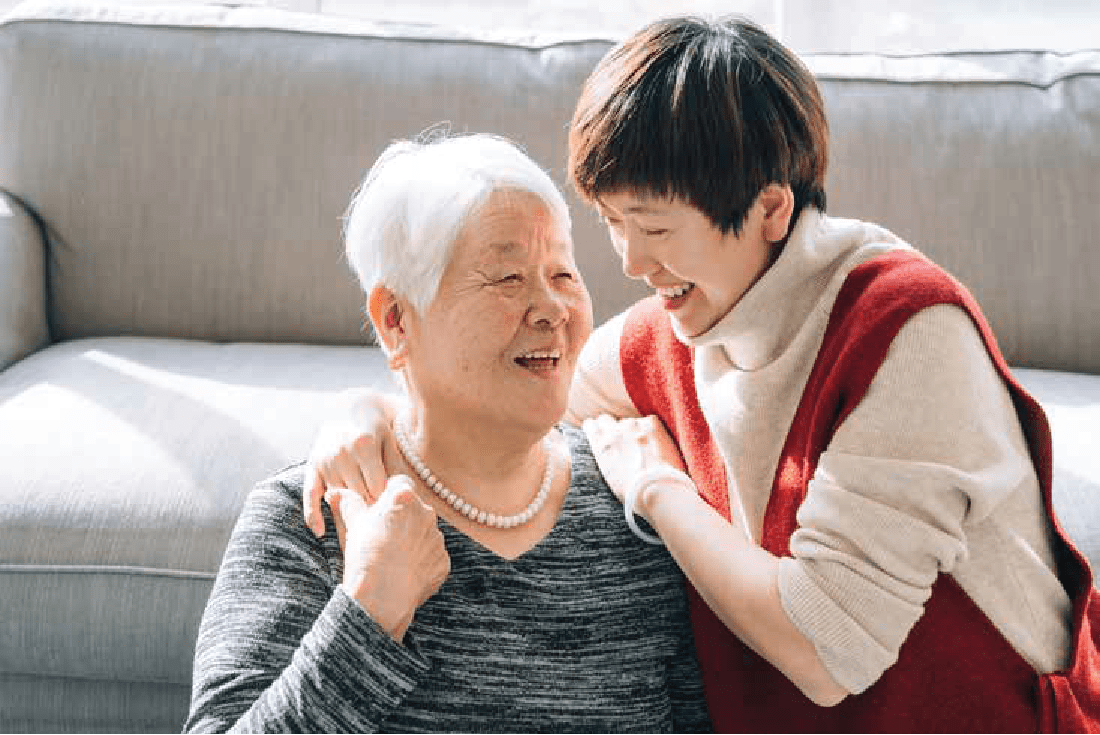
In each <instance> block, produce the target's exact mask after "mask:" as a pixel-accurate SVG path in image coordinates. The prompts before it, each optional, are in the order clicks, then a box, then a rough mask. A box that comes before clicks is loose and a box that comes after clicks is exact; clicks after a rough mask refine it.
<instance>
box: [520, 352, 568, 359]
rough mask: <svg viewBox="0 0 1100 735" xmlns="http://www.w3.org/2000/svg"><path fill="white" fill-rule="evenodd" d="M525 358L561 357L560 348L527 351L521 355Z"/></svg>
mask: <svg viewBox="0 0 1100 735" xmlns="http://www.w3.org/2000/svg"><path fill="white" fill-rule="evenodd" d="M523 358H524V359H525V360H546V359H554V360H558V359H560V358H561V350H551V351H549V352H528V353H525V354H524V355H523Z"/></svg>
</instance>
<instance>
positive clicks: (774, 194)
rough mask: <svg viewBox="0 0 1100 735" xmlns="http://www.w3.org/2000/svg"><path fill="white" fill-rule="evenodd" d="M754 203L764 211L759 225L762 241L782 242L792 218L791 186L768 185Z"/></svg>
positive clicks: (792, 200)
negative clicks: (761, 229)
mask: <svg viewBox="0 0 1100 735" xmlns="http://www.w3.org/2000/svg"><path fill="white" fill-rule="evenodd" d="M756 201H757V203H758V204H760V206H761V207H763V209H764V220H763V222H762V223H761V226H762V228H763V231H764V232H763V234H764V239H765V240H766V241H768V242H769V243H777V242H780V241H782V240H783V239H784V238H786V237H787V231H788V228H789V227H790V226H791V217H792V216H794V192H793V191H791V185H790V184H768V185H767V186H765V187H764V189H763V191H761V192H760V196H758V197H757V198H756Z"/></svg>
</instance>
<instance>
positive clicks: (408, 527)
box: [325, 475, 451, 642]
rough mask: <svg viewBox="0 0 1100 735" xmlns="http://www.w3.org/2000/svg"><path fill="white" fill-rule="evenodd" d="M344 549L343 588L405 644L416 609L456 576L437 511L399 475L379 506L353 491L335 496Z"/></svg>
mask: <svg viewBox="0 0 1100 735" xmlns="http://www.w3.org/2000/svg"><path fill="white" fill-rule="evenodd" d="M325 499H326V500H327V501H328V503H329V505H330V506H331V507H332V513H333V516H334V519H335V521H336V527H337V531H338V532H339V533H340V545H341V547H343V550H344V579H343V582H342V583H341V585H340V586H341V587H342V588H343V589H344V592H346V593H347V594H348V595H350V596H351V597H354V598H355V599H356V600H357V601H358V602H359V604H360V605H362V606H363V609H364V610H366V611H367V613H368V614H369V615H370V616H371V618H373V619H374V621H375V622H376V623H378V625H379V626H381V627H382V629H383V630H385V631H386V632H387V633H389V634H390V635H391V636H392V637H393V638H394V640H396V641H398V642H400V641H401V640H402V638H403V637H404V635H405V631H406V630H407V629H408V627H409V623H410V622H412V618H413V614H414V613H415V612H416V609H417V608H418V607H420V606H421V605H423V604H424V602H426V601H427V599H428V598H429V597H431V596H432V595H434V594H435V593H436V591H438V590H439V587H440V585H442V584H443V582H444V580H446V579H447V575H448V574H450V572H451V557H450V556H449V555H448V554H447V549H446V547H445V546H444V544H443V534H442V533H441V532H440V530H439V526H438V523H437V520H436V514H435V511H434V510H433V509H432V507H431V506H429V505H427V504H426V503H424V502H423V501H422V500H421V499H420V497H419V496H418V495H417V494H416V491H415V490H414V489H413V484H412V480H410V479H409V478H408V476H406V475H394V476H393V477H392V478H390V481H389V482H388V483H387V485H386V489H385V491H384V492H383V493H382V494H381V495H380V496H379V497H378V500H377V501H376V502H375V503H374V505H373V506H368V505H367V504H366V502H364V500H363V499H362V498H361V497H360V496H359V495H358V494H357V493H355V492H352V491H350V490H346V489H345V490H330V491H329V492H328V493H327V494H326V495H325Z"/></svg>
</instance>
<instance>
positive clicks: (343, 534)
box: [325, 490, 348, 551]
mask: <svg viewBox="0 0 1100 735" xmlns="http://www.w3.org/2000/svg"><path fill="white" fill-rule="evenodd" d="M344 499H345V493H343V492H341V491H340V490H329V491H328V492H327V493H325V502H326V503H328V505H329V508H331V509H332V522H333V524H334V525H335V526H336V539H337V541H338V542H339V543H340V550H341V551H343V550H344V549H345V548H346V544H345V540H346V539H347V533H348V529H347V524H345V523H344V512H343V511H344V507H343V501H344Z"/></svg>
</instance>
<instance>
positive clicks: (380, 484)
mask: <svg viewBox="0 0 1100 735" xmlns="http://www.w3.org/2000/svg"><path fill="white" fill-rule="evenodd" d="M353 451H354V453H355V454H354V457H355V461H356V464H357V465H358V469H359V472H360V475H361V476H362V478H363V483H364V485H365V487H366V488H367V493H368V494H369V495H370V496H371V497H372V498H375V499H377V498H378V496H379V495H381V494H382V491H383V490H384V489H385V487H386V478H387V477H388V476H389V473H388V472H386V455H387V454H389V456H391V457H392V456H395V455H394V453H395V452H396V451H397V445H396V444H394V439H393V436H392V434H388V435H387V436H386V438H385V439H384V440H383V441H382V443H380V444H375V443H374V442H369V443H368V442H366V441H365V440H364V439H363V438H360V439H359V440H357V441H356V442H355V446H354V447H353Z"/></svg>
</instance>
